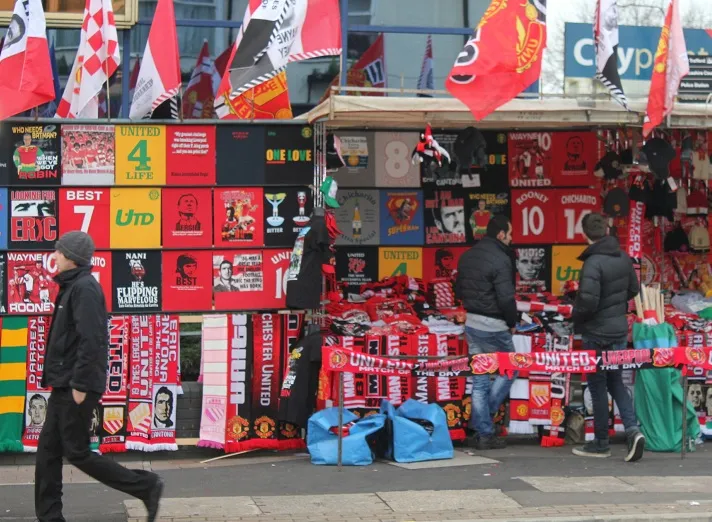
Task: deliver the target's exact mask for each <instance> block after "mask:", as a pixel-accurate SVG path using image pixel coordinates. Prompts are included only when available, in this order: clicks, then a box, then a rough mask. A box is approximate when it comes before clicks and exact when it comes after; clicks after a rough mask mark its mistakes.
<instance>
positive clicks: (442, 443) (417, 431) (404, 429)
mask: <svg viewBox="0 0 712 522" xmlns="http://www.w3.org/2000/svg"><path fill="white" fill-rule="evenodd" d="M381 413H383V414H385V415H387V416H388V421H389V422H390V423H391V426H390V429H389V431H390V432H391V433H392V440H391V443H390V444H389V448H388V451H387V452H386V455H385V456H386V458H389V459H392V460H395V461H396V462H423V461H426V460H440V459H451V458H452V457H453V455H454V449H453V446H452V440H451V439H450V432H449V431H448V427H447V418H446V417H445V412H444V411H443V409H442V408H441V407H440V406H438V405H437V404H422V403H420V402H418V401H415V400H413V399H408V400H407V401H405V402H404V403H403V404H402V405H401V406H400V408H398V409H395V408H394V407H393V405H392V404H391V403H390V402H388V401H383V402H382V403H381ZM413 419H421V420H423V421H426V423H429V425H432V428H433V431H432V433H430V432H429V430H428V429H426V428H425V427H424V426H422V425H421V424H419V423H418V422H415V421H414V420H413ZM426 425H427V424H426Z"/></svg>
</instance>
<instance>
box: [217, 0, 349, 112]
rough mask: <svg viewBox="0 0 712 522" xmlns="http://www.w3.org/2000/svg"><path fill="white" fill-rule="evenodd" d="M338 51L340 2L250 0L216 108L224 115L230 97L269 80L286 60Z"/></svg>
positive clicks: (336, 52)
mask: <svg viewBox="0 0 712 522" xmlns="http://www.w3.org/2000/svg"><path fill="white" fill-rule="evenodd" d="M243 42H244V43H243ZM339 54H341V21H340V17H339V0H274V1H272V2H263V1H262V0H249V3H248V5H247V9H246V11H245V16H244V18H243V22H242V26H241V27H240V30H239V32H238V34H237V39H236V40H235V43H234V45H233V46H232V50H231V56H230V59H229V60H228V63H229V64H231V65H230V66H228V71H229V74H228V72H226V74H225V75H224V76H223V77H222V81H221V83H220V87H219V88H218V92H217V94H216V96H215V112H216V113H217V115H218V117H219V118H225V117H228V116H229V115H230V108H229V107H228V106H227V105H228V104H227V102H228V101H229V99H230V98H237V97H238V96H239V95H240V94H242V93H244V92H246V91H248V90H249V89H251V88H252V87H256V86H257V85H259V84H261V83H264V82H266V81H267V80H270V79H272V78H274V77H275V76H277V75H278V74H279V73H280V72H281V71H282V69H284V68H285V67H286V66H287V64H288V63H290V62H297V61H301V60H306V59H309V58H317V57H319V56H328V55H339ZM230 67H232V68H230Z"/></svg>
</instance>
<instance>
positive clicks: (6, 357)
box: [0, 317, 27, 452]
mask: <svg viewBox="0 0 712 522" xmlns="http://www.w3.org/2000/svg"><path fill="white" fill-rule="evenodd" d="M0 335H1V337H0V452H4V451H17V452H21V451H22V450H23V447H22V430H23V429H24V426H25V420H24V416H25V375H26V358H27V317H5V318H3V320H2V333H1V334H0Z"/></svg>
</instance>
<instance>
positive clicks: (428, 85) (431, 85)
mask: <svg viewBox="0 0 712 522" xmlns="http://www.w3.org/2000/svg"><path fill="white" fill-rule="evenodd" d="M434 89H435V81H434V80H433V37H432V36H430V35H428V42H427V43H426V44H425V54H424V55H423V65H422V66H421V67H420V76H419V77H418V90H422V91H427V90H430V91H432V90H434ZM418 96H419V97H420V98H432V94H418Z"/></svg>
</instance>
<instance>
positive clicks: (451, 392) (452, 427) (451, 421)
mask: <svg viewBox="0 0 712 522" xmlns="http://www.w3.org/2000/svg"><path fill="white" fill-rule="evenodd" d="M429 340H430V355H431V356H436V357H453V356H454V357H459V356H463V355H464V353H463V345H462V343H460V339H459V336H456V335H431V336H430V339H429ZM428 385H429V388H430V389H429V396H430V402H435V403H437V404H438V405H440V407H441V408H442V409H443V411H444V412H445V418H446V419H447V427H448V430H449V432H450V438H451V439H452V440H464V439H465V437H466V433H465V425H464V424H463V422H462V399H463V397H464V394H465V379H459V378H457V377H446V376H439V377H431V378H430V380H429V381H428Z"/></svg>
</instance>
